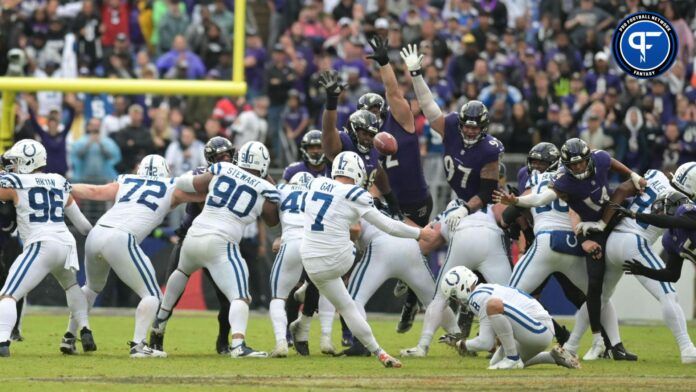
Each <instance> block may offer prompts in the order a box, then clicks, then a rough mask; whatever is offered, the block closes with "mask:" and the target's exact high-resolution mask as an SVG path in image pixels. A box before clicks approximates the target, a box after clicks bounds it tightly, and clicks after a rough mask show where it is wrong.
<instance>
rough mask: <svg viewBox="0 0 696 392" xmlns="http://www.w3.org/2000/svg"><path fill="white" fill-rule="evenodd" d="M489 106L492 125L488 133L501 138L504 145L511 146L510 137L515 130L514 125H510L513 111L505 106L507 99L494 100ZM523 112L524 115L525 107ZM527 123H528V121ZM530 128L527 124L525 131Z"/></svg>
mask: <svg viewBox="0 0 696 392" xmlns="http://www.w3.org/2000/svg"><path fill="white" fill-rule="evenodd" d="M520 106H521V105H520ZM489 108H490V109H489V116H490V125H489V126H488V133H489V134H490V135H491V136H494V137H496V138H497V139H498V140H500V141H501V142H502V143H503V145H505V146H509V145H510V144H509V142H510V137H511V136H512V132H513V129H512V127H510V114H511V113H510V112H511V111H508V110H507V108H506V107H505V101H503V100H496V101H494V102H493V104H492V105H490V106H489ZM522 114H523V116H524V108H522ZM525 124H526V125H528V122H526V123H525ZM528 128H529V127H528V126H527V127H526V128H525V129H524V131H523V132H527V130H528ZM523 135H524V133H523ZM528 138H529V137H527V139H528Z"/></svg>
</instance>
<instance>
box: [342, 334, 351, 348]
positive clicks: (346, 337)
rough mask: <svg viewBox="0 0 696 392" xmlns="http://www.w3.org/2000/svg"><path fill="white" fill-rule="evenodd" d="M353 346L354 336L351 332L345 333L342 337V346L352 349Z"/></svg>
mask: <svg viewBox="0 0 696 392" xmlns="http://www.w3.org/2000/svg"><path fill="white" fill-rule="evenodd" d="M352 345H353V334H352V333H350V331H343V336H341V346H343V347H350V346H352Z"/></svg>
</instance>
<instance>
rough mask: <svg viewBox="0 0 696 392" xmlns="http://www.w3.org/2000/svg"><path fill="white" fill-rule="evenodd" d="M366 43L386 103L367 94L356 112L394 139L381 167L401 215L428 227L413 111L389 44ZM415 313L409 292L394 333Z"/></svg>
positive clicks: (376, 40) (378, 40) (376, 39)
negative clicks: (393, 146)
mask: <svg viewBox="0 0 696 392" xmlns="http://www.w3.org/2000/svg"><path fill="white" fill-rule="evenodd" d="M369 43H370V46H371V47H372V50H373V54H372V55H370V56H368V57H367V58H369V59H372V60H374V61H375V62H377V64H379V74H380V77H381V80H382V83H384V88H385V96H386V102H385V100H384V98H382V97H381V96H380V95H378V94H375V93H367V94H364V95H363V96H361V97H360V99H359V100H358V109H365V110H369V111H371V112H372V113H374V114H375V115H376V116H378V118H379V120H380V127H379V130H380V131H382V132H388V133H389V134H391V135H392V136H394V138H395V139H396V142H397V146H398V149H397V151H396V154H393V155H389V156H386V157H382V166H383V167H384V169H385V170H386V172H387V176H388V178H389V186H390V187H391V189H392V193H393V194H394V196H395V197H396V200H397V201H398V204H399V207H400V209H401V212H402V213H403V214H404V215H405V216H406V217H407V218H409V219H411V221H413V222H414V223H415V224H417V225H418V226H421V227H422V226H425V225H427V224H428V220H429V219H430V213H431V212H432V210H433V199H432V197H431V196H430V192H429V191H428V184H427V183H426V181H425V175H424V174H423V164H422V163H421V155H420V141H419V137H418V135H416V126H415V121H414V118H413V112H412V111H411V106H410V105H409V103H408V100H406V98H404V94H403V92H402V91H401V89H400V88H399V83H398V81H397V79H396V74H395V73H394V69H393V68H392V66H391V65H390V64H389V55H388V49H389V42H388V41H387V40H386V39H382V38H381V37H380V36H379V35H375V36H374V38H372V40H370V41H369ZM397 287H398V286H397ZM416 313H418V298H417V295H416V293H415V292H414V291H413V290H411V289H408V295H407V297H406V302H405V304H404V307H403V309H402V311H401V319H400V320H399V324H398V325H397V327H396V332H398V333H406V332H408V331H409V330H410V329H411V327H412V326H413V320H414V319H415V317H416Z"/></svg>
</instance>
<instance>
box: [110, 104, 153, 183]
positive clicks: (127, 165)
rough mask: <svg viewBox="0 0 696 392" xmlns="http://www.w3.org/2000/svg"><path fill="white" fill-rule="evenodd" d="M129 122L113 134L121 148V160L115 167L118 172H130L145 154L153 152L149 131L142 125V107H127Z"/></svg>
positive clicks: (134, 105) (135, 105)
mask: <svg viewBox="0 0 696 392" xmlns="http://www.w3.org/2000/svg"><path fill="white" fill-rule="evenodd" d="M128 116H129V117H130V124H128V126H126V127H125V128H123V129H122V130H120V131H118V132H116V133H114V134H113V138H114V141H116V143H117V144H118V147H119V148H120V149H121V156H122V160H121V162H120V163H119V164H118V166H117V167H116V168H117V169H118V171H119V173H132V172H133V170H134V169H135V167H136V166H137V165H138V162H140V159H142V158H143V157H144V156H145V155H148V154H151V153H153V152H154V144H153V143H152V137H151V136H150V131H148V129H147V128H145V125H143V108H142V107H141V106H140V105H138V104H133V105H131V106H130V107H129V108H128Z"/></svg>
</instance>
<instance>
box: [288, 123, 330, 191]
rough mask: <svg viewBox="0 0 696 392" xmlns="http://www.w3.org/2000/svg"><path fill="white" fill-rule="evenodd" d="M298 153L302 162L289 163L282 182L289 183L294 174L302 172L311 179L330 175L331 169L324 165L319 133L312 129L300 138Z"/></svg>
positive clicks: (324, 158) (324, 159) (324, 157)
mask: <svg viewBox="0 0 696 392" xmlns="http://www.w3.org/2000/svg"><path fill="white" fill-rule="evenodd" d="M300 153H301V154H302V161H301V162H295V163H291V164H290V165H289V166H288V167H286V168H285V171H283V181H284V182H290V179H291V178H292V177H293V176H294V175H295V174H297V173H302V172H307V173H309V174H311V175H312V177H320V176H321V177H328V176H330V175H331V168H330V167H329V165H327V164H326V156H325V155H324V148H323V147H322V145H321V131H319V130H317V129H312V130H310V131H309V132H307V133H305V134H304V136H302V141H301V142H300Z"/></svg>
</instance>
